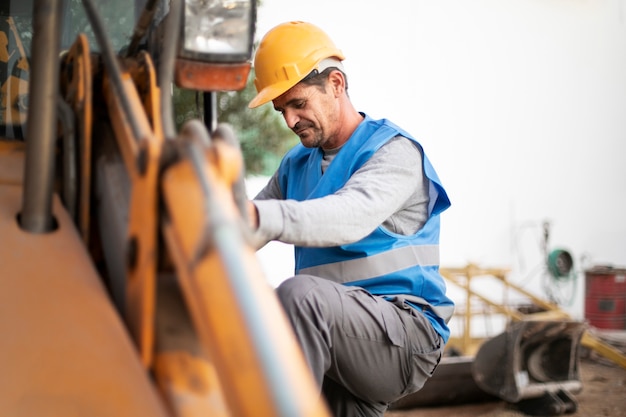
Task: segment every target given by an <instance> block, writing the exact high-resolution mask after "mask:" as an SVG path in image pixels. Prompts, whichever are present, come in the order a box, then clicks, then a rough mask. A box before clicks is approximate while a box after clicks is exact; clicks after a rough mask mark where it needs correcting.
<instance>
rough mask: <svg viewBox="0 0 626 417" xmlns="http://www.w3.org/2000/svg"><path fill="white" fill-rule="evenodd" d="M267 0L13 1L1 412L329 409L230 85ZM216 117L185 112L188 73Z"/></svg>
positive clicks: (1, 75)
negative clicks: (257, 211) (272, 266)
mask: <svg viewBox="0 0 626 417" xmlns="http://www.w3.org/2000/svg"><path fill="white" fill-rule="evenodd" d="M255 17H256V4H255V1H254V0H215V1H199V0H168V1H166V0H110V1H106V2H104V1H101V2H96V1H95V0H82V1H80V0H34V1H32V0H31V1H27V0H0V83H1V90H0V91H1V95H0V102H1V109H0V118H1V120H0V136H1V138H0V242H1V243H2V249H1V250H0V334H1V335H2V337H1V338H0V369H2V378H0V415H3V416H40V417H45V416H60V415H62V416H115V417H121V416H133V417H137V416H142V417H143V416H189V417H191V416H285V417H293V416H327V415H328V412H327V409H326V406H325V404H324V402H323V399H322V398H321V397H320V395H319V393H318V390H317V387H315V383H314V380H313V378H312V376H311V374H310V373H309V370H308V368H307V367H306V364H305V361H304V358H303V356H302V353H301V351H300V349H299V346H298V345H297V342H296V340H295V338H294V336H293V334H292V333H291V329H290V327H289V325H288V323H287V320H286V318H285V317H284V315H283V312H282V310H281V308H280V305H279V303H278V300H277V298H276V296H275V294H274V291H273V289H272V288H271V286H270V285H269V284H268V283H267V282H266V280H265V277H264V276H263V275H262V272H261V267H260V266H259V264H258V261H257V258H256V255H255V251H254V249H253V248H252V247H251V246H250V245H249V243H248V239H247V236H248V235H247V229H246V221H245V210H243V207H244V206H243V205H244V204H245V190H243V182H242V181H243V159H242V155H241V152H240V149H239V146H238V143H237V138H236V135H235V134H234V133H233V129H231V128H230V127H229V126H226V125H218V124H217V122H216V121H217V116H216V105H215V104H216V103H215V94H216V92H218V91H238V90H241V89H242V88H243V87H244V86H245V84H246V81H247V78H248V73H249V71H250V57H251V52H252V47H253V46H252V45H253V40H254V31H255ZM174 86H175V88H178V89H182V90H191V91H195V92H196V96H197V97H199V98H201V100H200V99H199V100H198V108H199V114H201V117H198V118H197V119H191V120H188V121H186V122H184V123H182V125H181V124H180V123H179V125H180V127H177V123H176V122H175V120H176V117H177V116H176V113H177V108H176V104H175V100H174V94H173V90H174Z"/></svg>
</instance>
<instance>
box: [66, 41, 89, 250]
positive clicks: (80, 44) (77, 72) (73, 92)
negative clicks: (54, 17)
mask: <svg viewBox="0 0 626 417" xmlns="http://www.w3.org/2000/svg"><path fill="white" fill-rule="evenodd" d="M65 64H66V65H67V66H68V67H71V68H72V70H71V71H68V72H66V74H68V75H70V74H71V78H69V79H68V80H65V81H66V83H67V86H66V88H65V99H66V101H68V102H69V103H70V105H71V106H72V109H73V110H74V116H75V117H76V119H77V120H76V126H77V130H78V132H77V133H78V134H77V138H78V155H79V156H78V166H79V170H80V174H79V176H78V180H79V182H80V185H79V188H80V191H79V197H78V199H79V203H78V219H77V222H78V229H79V230H80V232H81V235H82V236H83V241H84V242H89V223H90V215H91V207H90V201H91V172H92V166H91V153H92V151H91V148H92V146H91V129H92V125H93V102H92V90H93V87H92V84H93V80H92V78H93V77H92V68H91V65H92V63H91V56H90V53H89V43H88V41H87V36H85V35H84V34H80V35H79V36H78V38H77V39H76V42H74V44H73V45H72V47H71V48H70V50H69V51H68V56H67V59H66V61H65Z"/></svg>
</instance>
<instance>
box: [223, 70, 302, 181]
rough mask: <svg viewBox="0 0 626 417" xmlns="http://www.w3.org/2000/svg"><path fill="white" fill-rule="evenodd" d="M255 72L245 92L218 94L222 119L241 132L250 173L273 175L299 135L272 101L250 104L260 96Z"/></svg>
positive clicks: (239, 134) (243, 149)
mask: <svg viewBox="0 0 626 417" xmlns="http://www.w3.org/2000/svg"><path fill="white" fill-rule="evenodd" d="M253 79H254V72H253V71H251V73H250V77H249V78H248V83H247V85H246V87H245V88H244V89H243V90H242V91H234V92H223V93H219V94H218V97H217V106H218V109H219V116H218V119H219V121H220V122H226V123H229V124H230V125H232V126H233V127H234V129H235V131H236V132H237V134H238V137H239V141H240V142H241V148H242V152H243V155H244V160H245V163H246V172H247V173H248V174H264V175H269V174H271V173H273V172H274V170H275V169H276V168H277V166H278V163H279V162H280V158H282V156H283V155H284V154H285V152H286V151H287V150H289V149H290V148H291V147H293V146H294V145H295V144H297V143H298V137H297V136H296V135H294V134H293V132H292V131H291V130H290V129H288V128H287V126H286V124H285V122H284V120H283V119H282V117H281V116H280V115H279V113H277V112H276V111H275V110H274V108H273V107H272V105H271V103H269V104H264V105H263V106H260V107H258V108H255V109H250V108H248V103H249V102H250V100H252V98H253V97H254V96H255V95H256V89H255V88H254V83H253V82H252V80H253Z"/></svg>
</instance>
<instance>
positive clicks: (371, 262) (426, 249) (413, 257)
mask: <svg viewBox="0 0 626 417" xmlns="http://www.w3.org/2000/svg"><path fill="white" fill-rule="evenodd" d="M416 264H417V265H421V266H436V265H439V245H417V246H405V247H401V248H398V249H392V250H389V251H386V252H382V253H379V254H376V255H371V256H367V257H364V258H358V259H350V260H347V261H341V262H333V263H329V264H323V265H317V266H311V267H308V268H302V269H300V270H299V271H297V273H298V274H308V275H315V276H318V277H325V278H328V279H332V280H333V281H335V282H339V283H342V284H343V283H346V282H350V281H357V280H362V279H369V278H374V277H379V276H382V275H387V274H390V273H392V272H395V271H400V270H403V269H407V268H410V267H412V266H414V265H416Z"/></svg>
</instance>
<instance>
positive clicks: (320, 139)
mask: <svg viewBox="0 0 626 417" xmlns="http://www.w3.org/2000/svg"><path fill="white" fill-rule="evenodd" d="M291 130H293V132H294V133H295V134H296V135H298V137H299V138H300V142H301V143H302V145H303V146H304V147H305V148H317V147H319V146H321V145H322V144H323V143H324V135H323V132H322V131H321V130H320V129H318V128H317V127H315V124H313V123H311V122H307V121H301V122H298V123H296V125H295V126H294V127H293V128H292V129H291Z"/></svg>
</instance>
